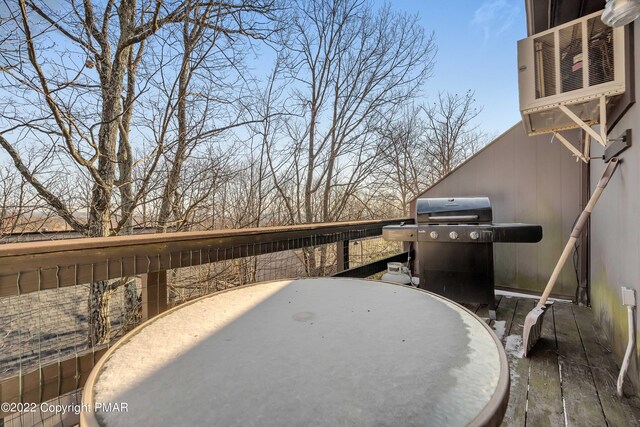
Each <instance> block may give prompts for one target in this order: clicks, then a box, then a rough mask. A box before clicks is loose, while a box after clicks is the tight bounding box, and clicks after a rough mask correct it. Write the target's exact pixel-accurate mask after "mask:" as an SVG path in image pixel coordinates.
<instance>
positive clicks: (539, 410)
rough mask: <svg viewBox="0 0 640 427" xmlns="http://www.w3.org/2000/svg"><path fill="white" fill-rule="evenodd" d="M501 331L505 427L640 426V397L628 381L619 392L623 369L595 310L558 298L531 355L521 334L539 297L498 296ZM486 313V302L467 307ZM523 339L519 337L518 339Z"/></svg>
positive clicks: (498, 319) (499, 330)
mask: <svg viewBox="0 0 640 427" xmlns="http://www.w3.org/2000/svg"><path fill="white" fill-rule="evenodd" d="M498 299H499V303H498V309H497V313H496V314H497V319H496V321H495V322H491V324H493V327H494V329H495V330H496V331H497V333H498V335H500V332H502V331H503V330H504V335H503V337H502V342H503V344H505V348H506V350H507V355H508V359H509V364H510V367H511V392H510V397H509V406H508V408H507V413H506V415H505V417H504V421H503V423H502V425H503V426H526V425H529V426H554V427H555V426H640V399H639V398H638V397H637V396H636V395H635V392H634V390H633V389H632V388H631V385H630V383H629V382H628V381H626V382H625V394H626V396H627V397H624V398H619V397H618V396H617V395H616V381H617V378H618V372H619V368H618V366H617V365H616V363H615V361H614V359H613V357H612V356H611V352H610V350H609V349H608V347H607V342H606V339H605V338H604V336H603V334H602V332H601V330H600V328H599V326H598V325H597V324H596V323H595V321H594V319H593V316H592V313H591V309H589V308H586V307H578V306H576V305H574V304H571V303H562V302H556V303H555V304H554V305H553V308H552V309H551V310H549V311H548V312H547V313H546V315H545V318H544V323H543V330H542V338H541V339H540V341H538V343H537V344H536V347H535V348H534V349H533V350H532V354H531V357H530V358H522V357H521V345H518V344H520V343H519V342H518V341H519V339H518V336H520V337H521V336H522V325H523V323H524V318H525V316H526V315H527V313H528V312H529V311H530V310H531V309H532V308H533V307H534V305H535V300H533V299H526V298H517V297H506V296H503V297H498ZM468 308H470V309H471V310H474V311H476V314H478V315H479V316H480V317H488V312H487V309H486V306H468ZM520 341H521V339H520Z"/></svg>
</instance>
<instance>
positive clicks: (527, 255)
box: [412, 123, 640, 299]
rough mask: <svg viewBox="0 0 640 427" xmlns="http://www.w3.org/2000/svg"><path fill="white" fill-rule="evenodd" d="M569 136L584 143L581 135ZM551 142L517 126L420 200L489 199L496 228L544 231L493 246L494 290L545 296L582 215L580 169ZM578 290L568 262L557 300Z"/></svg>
mask: <svg viewBox="0 0 640 427" xmlns="http://www.w3.org/2000/svg"><path fill="white" fill-rule="evenodd" d="M639 134H640V133H639ZM565 135H566V136H567V138H568V139H569V140H570V141H580V133H579V132H578V131H570V132H566V133H565ZM550 140H551V136H550V135H541V136H535V137H528V136H527V135H526V133H525V130H524V126H523V125H522V123H518V124H516V125H515V126H514V127H512V128H511V129H509V130H508V131H507V132H505V133H504V134H502V135H501V136H499V137H498V138H497V139H496V140H495V141H493V142H492V143H491V144H489V145H488V146H487V147H485V148H484V149H483V150H482V151H480V152H479V153H477V154H476V155H475V156H473V157H472V158H471V159H469V160H468V161H467V162H465V163H464V165H463V166H462V167H459V168H457V169H456V170H454V171H453V172H452V173H451V174H449V175H447V176H446V177H445V178H443V179H442V180H441V181H439V182H438V183H437V184H435V185H434V186H432V187H431V188H429V189H428V190H427V191H425V192H424V193H423V194H422V195H421V196H419V197H463V196H487V197H489V199H490V200H491V203H492V206H493V220H494V222H524V223H532V224H541V225H542V227H543V238H542V241H541V242H539V243H517V244H516V243H496V244H494V266H495V283H496V286H499V287H505V288H512V289H515V290H524V291H535V292H541V291H542V289H543V288H544V286H545V285H546V283H547V280H548V278H549V276H550V275H551V272H552V271H553V268H554V266H555V264H556V261H557V259H558V257H559V256H560V253H561V252H562V249H563V247H564V243H565V242H566V240H567V238H568V236H569V234H570V232H571V228H572V226H573V223H574V221H575V219H576V217H577V216H578V214H579V213H580V164H579V163H577V162H576V161H575V158H574V157H572V156H571V154H570V153H569V151H568V150H567V149H566V148H564V147H563V146H562V144H561V143H560V142H559V141H557V140H556V141H555V142H553V143H550ZM412 212H414V214H415V203H413V204H412ZM576 287H577V279H576V272H575V270H574V267H573V264H572V263H571V262H569V263H567V265H566V266H565V268H564V269H563V271H562V274H561V276H560V278H559V280H558V283H557V284H556V287H555V288H554V294H555V295H559V296H564V297H570V298H572V299H573V298H574V296H575V292H576Z"/></svg>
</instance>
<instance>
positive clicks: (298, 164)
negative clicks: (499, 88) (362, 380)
mask: <svg viewBox="0 0 640 427" xmlns="http://www.w3.org/2000/svg"><path fill="white" fill-rule="evenodd" d="M293 9H294V11H293V13H294V19H293V23H292V25H291V26H290V33H289V34H288V36H289V39H288V47H289V48H290V50H291V55H290V57H289V58H288V60H289V61H288V64H289V69H290V72H291V74H292V77H293V79H294V80H295V83H294V84H293V85H292V86H293V87H294V92H293V93H294V96H295V99H296V100H297V104H298V105H297V108H298V111H299V112H298V113H297V114H298V115H299V116H300V117H301V119H299V120H297V121H291V122H290V123H289V124H288V127H287V129H288V132H287V137H288V140H289V143H288V145H287V147H286V148H285V149H284V154H286V155H285V156H282V157H281V158H280V159H279V162H277V163H276V162H274V163H276V166H275V167H274V169H276V170H279V171H281V174H282V175H285V176H287V177H294V178H293V180H294V182H292V183H291V185H284V184H282V182H285V183H286V182H287V179H286V178H284V177H283V176H282V175H276V176H274V179H275V180H276V181H278V182H279V183H280V184H279V191H280V193H281V196H282V197H283V198H284V199H286V200H287V201H288V202H287V206H288V207H289V209H290V218H291V221H292V222H314V221H334V220H338V219H341V218H344V213H345V212H346V210H347V207H348V205H349V202H350V201H351V200H353V199H354V197H355V195H356V194H357V193H358V191H359V190H360V189H362V187H363V185H364V184H365V182H366V180H367V177H368V176H369V175H370V174H371V173H372V172H373V171H374V170H375V168H376V161H377V157H376V155H375V154H376V147H377V135H376V133H375V132H374V129H375V127H376V126H377V125H378V123H380V122H382V121H385V115H386V114H387V113H388V112H389V111H390V110H392V109H393V108H395V107H397V106H398V105H401V104H402V103H404V102H406V101H407V100H409V99H411V98H412V97H413V96H414V95H416V93H417V92H418V90H419V88H420V86H421V84H422V83H423V82H424V80H425V79H426V78H427V77H428V76H429V73H430V71H431V68H432V65H433V57H434V53H435V45H434V43H433V40H432V38H431V37H429V36H428V35H426V34H425V31H424V29H423V28H422V26H421V25H420V24H419V23H418V19H417V17H415V16H408V15H405V14H399V13H396V12H393V11H392V10H391V9H390V7H389V6H384V7H383V8H381V9H379V10H375V9H374V8H373V6H372V5H371V3H369V2H368V1H362V0H312V1H298V2H296V3H295V7H294V8H293ZM271 150H272V153H271V157H275V150H276V148H275V147H271ZM284 165H286V166H284ZM283 178H284V179H283ZM321 257H322V255H321ZM308 264H309V266H310V271H311V274H315V273H316V272H315V264H316V262H315V255H314V254H313V252H309V260H308ZM321 264H323V263H322V260H321Z"/></svg>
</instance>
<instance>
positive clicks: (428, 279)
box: [382, 197, 542, 314]
mask: <svg viewBox="0 0 640 427" xmlns="http://www.w3.org/2000/svg"><path fill="white" fill-rule="evenodd" d="M492 220H493V211H492V208H491V202H490V201H489V198H487V197H459V198H431V199H427V198H425V199H418V200H417V203H416V224H406V225H389V226H385V227H384V228H383V230H382V235H383V237H384V238H385V239H387V240H396V241H404V242H415V243H416V246H417V247H416V260H415V263H414V267H413V274H414V275H416V276H418V277H420V288H422V289H426V290H429V291H432V292H435V293H437V294H439V295H442V296H445V297H447V298H450V299H452V300H454V301H458V302H464V303H481V304H488V305H489V310H490V312H492V314H494V313H493V311H494V307H495V294H494V277H493V243H494V242H496V243H497V242H531V243H534V242H539V241H540V240H541V239H542V226H540V225H532V224H493V223H492Z"/></svg>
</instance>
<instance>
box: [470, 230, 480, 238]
mask: <svg viewBox="0 0 640 427" xmlns="http://www.w3.org/2000/svg"><path fill="white" fill-rule="evenodd" d="M469 237H471V240H478V238H479V237H480V234H479V233H478V232H477V231H472V232H471V233H469Z"/></svg>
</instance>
